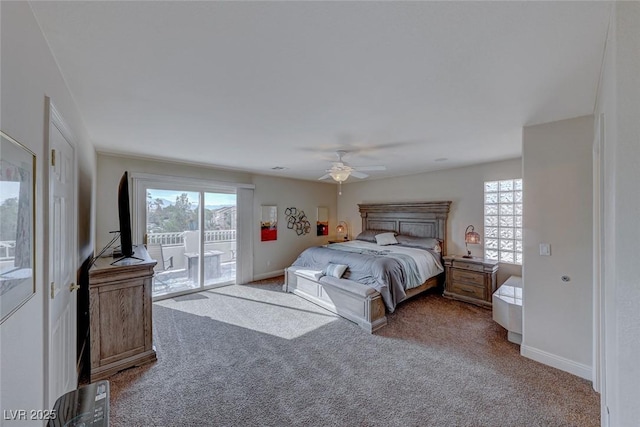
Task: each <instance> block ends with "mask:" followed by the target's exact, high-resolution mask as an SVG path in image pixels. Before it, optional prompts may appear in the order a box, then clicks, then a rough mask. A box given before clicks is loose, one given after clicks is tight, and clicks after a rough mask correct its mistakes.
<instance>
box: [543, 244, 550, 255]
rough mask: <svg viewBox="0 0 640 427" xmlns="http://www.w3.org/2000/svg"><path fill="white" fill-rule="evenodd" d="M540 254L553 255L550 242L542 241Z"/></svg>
mask: <svg viewBox="0 0 640 427" xmlns="http://www.w3.org/2000/svg"><path fill="white" fill-rule="evenodd" d="M540 255H541V256H551V245H550V244H549V243H540Z"/></svg>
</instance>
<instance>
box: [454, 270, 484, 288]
mask: <svg viewBox="0 0 640 427" xmlns="http://www.w3.org/2000/svg"><path fill="white" fill-rule="evenodd" d="M451 276H452V278H453V280H454V281H455V282H458V281H460V282H467V283H473V284H475V285H478V286H482V285H484V274H482V273H476V272H474V271H467V270H458V269H451Z"/></svg>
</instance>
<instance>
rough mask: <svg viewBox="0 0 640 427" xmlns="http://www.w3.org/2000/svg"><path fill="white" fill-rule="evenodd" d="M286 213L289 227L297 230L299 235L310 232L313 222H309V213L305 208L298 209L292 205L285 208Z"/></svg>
mask: <svg viewBox="0 0 640 427" xmlns="http://www.w3.org/2000/svg"><path fill="white" fill-rule="evenodd" d="M284 214H285V215H286V217H287V228H288V229H290V230H295V231H296V234H297V235H298V236H302V235H304V234H309V232H310V231H311V223H310V222H309V219H308V218H307V215H306V214H305V213H304V211H303V210H298V208H295V207H291V208H287V209H285V211H284Z"/></svg>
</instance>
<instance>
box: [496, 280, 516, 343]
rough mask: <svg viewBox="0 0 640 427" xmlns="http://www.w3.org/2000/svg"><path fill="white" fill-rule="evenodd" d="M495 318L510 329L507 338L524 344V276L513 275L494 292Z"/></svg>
mask: <svg viewBox="0 0 640 427" xmlns="http://www.w3.org/2000/svg"><path fill="white" fill-rule="evenodd" d="M492 303H493V320H495V321H496V322H497V323H498V324H499V325H501V326H502V327H503V328H505V329H506V330H507V331H508V334H507V339H508V340H509V341H511V342H512V343H516V344H522V277H520V276H511V277H509V278H508V279H507V281H506V282H504V283H503V284H502V286H500V287H499V288H498V290H497V291H495V292H494V293H493V297H492Z"/></svg>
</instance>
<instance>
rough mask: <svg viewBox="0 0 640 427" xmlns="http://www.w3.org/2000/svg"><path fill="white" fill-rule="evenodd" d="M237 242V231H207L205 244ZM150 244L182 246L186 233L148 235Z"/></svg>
mask: <svg viewBox="0 0 640 427" xmlns="http://www.w3.org/2000/svg"><path fill="white" fill-rule="evenodd" d="M235 240H236V230H205V232H204V241H205V243H214V242H233V241H235ZM147 242H148V243H152V244H153V243H156V244H159V245H182V244H184V231H179V232H173V233H148V234H147Z"/></svg>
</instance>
